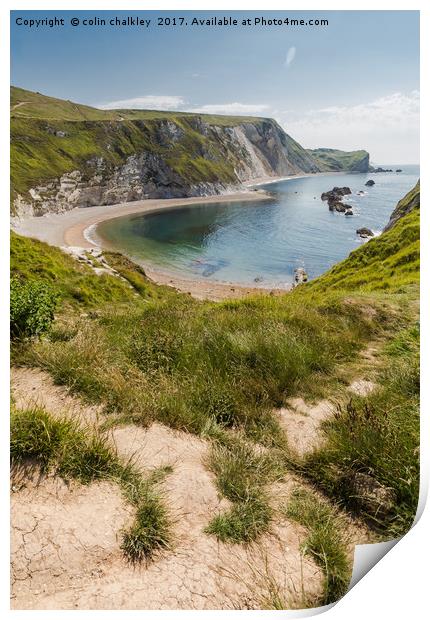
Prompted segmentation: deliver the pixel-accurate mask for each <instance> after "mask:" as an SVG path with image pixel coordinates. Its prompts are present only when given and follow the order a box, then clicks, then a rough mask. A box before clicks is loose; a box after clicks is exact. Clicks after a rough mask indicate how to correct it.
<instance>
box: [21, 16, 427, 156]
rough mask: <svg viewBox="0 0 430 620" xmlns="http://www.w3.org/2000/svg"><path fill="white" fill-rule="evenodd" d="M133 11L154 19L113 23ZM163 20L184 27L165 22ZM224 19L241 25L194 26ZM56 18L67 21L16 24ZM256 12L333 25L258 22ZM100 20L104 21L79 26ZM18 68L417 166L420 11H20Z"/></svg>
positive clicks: (36, 79)
mask: <svg viewBox="0 0 430 620" xmlns="http://www.w3.org/2000/svg"><path fill="white" fill-rule="evenodd" d="M127 16H130V17H133V18H136V17H139V18H140V19H150V20H151V23H150V25H149V27H146V26H133V25H130V26H110V25H109V20H110V19H112V18H115V17H118V18H119V19H126V18H127ZM166 16H169V17H176V19H177V20H178V18H180V17H183V18H184V19H185V21H186V23H187V24H188V25H187V26H185V25H182V26H180V25H177V26H172V25H170V26H158V25H157V20H158V18H159V17H166ZM223 16H227V17H231V18H235V19H238V20H239V25H238V26H192V25H191V21H192V19H193V18H194V17H195V18H198V19H203V18H205V19H207V18H210V17H218V18H220V17H223ZM54 17H57V18H59V19H61V18H62V19H64V21H65V25H64V26H58V27H49V26H43V25H42V26H39V27H35V26H33V27H31V28H30V27H28V26H25V25H18V24H17V23H16V20H17V18H22V19H23V20H24V19H27V20H28V19H33V20H36V19H42V18H48V19H52V18H54ZM255 17H263V18H265V19H273V18H277V19H280V18H285V17H288V18H290V19H304V20H305V21H308V20H309V19H314V20H316V19H327V20H328V22H329V24H328V26H291V25H290V26H286V25H285V24H284V25H282V26H278V25H273V26H270V25H267V26H259V25H257V26H254V25H253V20H254V18H255ZM71 18H77V19H79V21H80V23H79V25H78V26H76V27H73V26H72V25H71V24H70V19H71ZM94 18H99V19H105V20H106V22H107V25H106V26H100V25H99V26H91V25H83V23H82V20H84V19H87V20H88V19H94ZM242 19H251V23H252V25H251V26H242V25H240V24H241V20H242ZM11 75H12V78H11V82H12V84H13V85H15V86H20V87H22V88H26V89H29V90H34V91H38V92H41V93H43V94H46V95H50V96H54V97H59V98H64V99H70V100H72V101H76V102H79V103H85V104H88V105H93V106H96V107H103V108H110V107H122V108H126V107H129V108H145V109H164V110H182V111H199V112H209V113H217V114H218V113H220V114H223V113H225V114H244V115H255V116H265V117H273V118H275V119H276V120H277V121H278V122H279V123H280V125H281V126H282V127H283V128H284V129H285V131H287V133H289V134H290V135H291V136H292V137H293V138H295V139H296V140H297V141H298V142H300V144H302V145H303V146H304V147H306V148H317V147H329V148H339V149H344V150H354V149H361V148H363V149H366V150H368V151H369V152H370V156H371V161H373V162H374V163H380V164H390V163H393V164H394V163H397V164H401V163H403V164H407V163H418V161H419V88H420V86H419V12H418V11H323V12H322V11H301V12H300V11H285V12H279V11H266V12H264V11H248V12H246V11H232V12H218V13H217V12H215V11H202V12H195V11H177V12H172V11H164V12H163V11H133V10H130V11H123V12H121V11H87V12H82V11H76V12H74V11H58V12H56V11H13V12H12V15H11Z"/></svg>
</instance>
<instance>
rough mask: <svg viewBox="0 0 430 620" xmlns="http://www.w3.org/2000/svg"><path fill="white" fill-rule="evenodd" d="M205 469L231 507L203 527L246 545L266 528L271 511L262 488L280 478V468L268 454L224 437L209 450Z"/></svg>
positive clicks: (221, 537)
mask: <svg viewBox="0 0 430 620" xmlns="http://www.w3.org/2000/svg"><path fill="white" fill-rule="evenodd" d="M207 465H208V468H209V469H210V470H211V471H212V472H213V473H214V474H215V476H216V486H217V488H218V490H219V492H220V493H221V494H222V495H223V496H224V497H225V498H226V499H228V500H229V501H230V502H232V504H233V506H232V508H231V509H230V510H229V511H227V512H226V513H224V514H220V515H217V516H216V517H215V518H214V519H213V520H212V521H211V523H210V524H209V525H208V527H207V528H206V532H207V533H208V534H214V535H215V536H216V537H217V538H218V539H219V540H221V541H222V542H233V543H249V542H251V541H253V540H256V539H257V538H258V537H259V536H260V535H261V534H263V533H264V532H266V531H267V530H268V529H269V525H270V521H271V518H272V512H273V511H272V508H271V506H270V500H269V497H268V494H267V492H266V489H265V487H266V486H267V485H269V484H270V483H272V482H274V481H275V480H276V479H279V478H280V477H282V472H283V469H282V466H281V465H280V464H279V463H278V462H277V461H276V460H275V459H274V458H273V456H272V455H271V454H257V453H256V451H255V448H254V447H253V446H251V445H249V444H248V443H246V442H245V441H243V440H241V439H231V438H224V442H222V443H217V444H215V445H214V447H213V448H212V451H211V454H210V456H209V460H208V463H207Z"/></svg>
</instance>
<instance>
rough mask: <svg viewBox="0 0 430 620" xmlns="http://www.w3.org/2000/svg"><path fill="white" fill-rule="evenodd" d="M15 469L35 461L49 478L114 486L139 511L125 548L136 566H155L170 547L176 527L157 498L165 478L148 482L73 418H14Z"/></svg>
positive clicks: (24, 414)
mask: <svg viewBox="0 0 430 620" xmlns="http://www.w3.org/2000/svg"><path fill="white" fill-rule="evenodd" d="M11 459H12V465H16V464H19V463H23V462H25V461H28V460H33V461H35V462H37V463H39V465H40V466H41V467H42V470H43V471H45V472H48V471H54V472H55V474H57V475H59V476H61V477H62V478H64V479H66V480H68V479H73V480H77V481H79V482H80V483H82V484H89V483H91V482H94V481H97V480H112V481H114V482H116V483H117V484H118V485H119V486H120V488H121V489H122V491H123V493H124V495H125V497H126V498H127V500H128V501H130V502H131V503H132V504H133V505H134V506H135V508H136V515H135V520H134V523H133V524H132V526H131V527H130V529H129V530H126V531H124V532H122V543H121V548H122V550H123V552H124V554H125V556H126V557H127V558H128V559H129V560H130V561H131V562H132V563H139V562H142V561H143V560H149V559H151V558H152V556H153V554H154V553H155V552H157V551H160V550H162V549H165V548H167V547H168V546H169V541H170V521H169V517H168V513H167V510H166V508H165V506H164V503H163V501H162V499H161V496H160V494H159V492H157V489H156V484H157V483H158V482H160V480H161V479H162V477H163V475H164V474H165V473H168V472H161V474H162V475H161V476H158V477H157V476H156V475H155V473H157V472H155V473H154V472H153V474H152V476H150V477H148V478H147V479H144V478H143V477H142V475H141V474H140V472H138V471H137V470H136V469H135V468H134V466H133V464H132V463H131V462H129V463H127V464H125V465H124V464H123V463H122V462H121V461H120V460H119V459H118V457H117V455H116V453H115V452H114V451H113V449H112V447H111V446H110V445H109V443H108V441H107V439H106V437H105V436H104V435H102V434H94V433H93V432H92V431H91V430H90V429H88V428H85V427H80V426H78V424H77V423H76V422H74V421H72V420H70V419H67V418H54V417H53V416H52V415H51V414H49V413H48V412H47V411H45V410H44V409H41V408H33V409H24V410H21V409H17V408H16V407H14V406H13V407H12V413H11Z"/></svg>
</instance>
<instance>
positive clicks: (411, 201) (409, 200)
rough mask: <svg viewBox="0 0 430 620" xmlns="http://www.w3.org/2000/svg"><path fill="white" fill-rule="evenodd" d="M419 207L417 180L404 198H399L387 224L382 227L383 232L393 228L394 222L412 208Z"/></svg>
mask: <svg viewBox="0 0 430 620" xmlns="http://www.w3.org/2000/svg"><path fill="white" fill-rule="evenodd" d="M419 208H420V182H419V181H418V183H417V184H416V185H415V187H414V188H413V189H411V191H410V192H408V193H407V194H406V196H405V197H404V198H402V199H401V200H399V202H398V203H397V206H396V208H395V209H394V211H393V213H392V214H391V217H390V220H389V222H388V224H387V225H386V227H385V228H384V232H385V231H386V230H390V229H391V228H393V226H394V224H396V222H398V220H399V219H400V218H402V217H404V216H405V215H407V214H408V213H410V212H411V211H412V210H413V209H419Z"/></svg>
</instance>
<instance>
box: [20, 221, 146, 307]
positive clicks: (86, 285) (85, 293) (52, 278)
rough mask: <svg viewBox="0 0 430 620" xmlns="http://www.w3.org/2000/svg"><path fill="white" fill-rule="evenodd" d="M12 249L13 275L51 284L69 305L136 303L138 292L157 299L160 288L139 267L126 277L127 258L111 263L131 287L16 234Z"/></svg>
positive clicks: (59, 251)
mask: <svg viewBox="0 0 430 620" xmlns="http://www.w3.org/2000/svg"><path fill="white" fill-rule="evenodd" d="M10 246H11V247H10V262H11V275H12V276H15V277H16V278H18V279H20V280H22V281H25V282H37V283H40V282H43V283H45V284H48V285H49V286H50V287H51V288H53V289H54V290H55V291H56V293H57V294H58V295H59V297H60V299H61V300H62V301H63V304H65V305H67V306H71V307H73V308H77V307H78V306H80V307H82V306H85V307H88V308H93V307H102V306H103V305H106V304H109V303H113V302H115V303H127V302H128V303H129V302H133V301H135V300H136V293H138V294H139V295H140V296H141V297H142V298H145V299H146V298H150V297H152V296H155V297H157V294H158V289H157V288H156V287H155V286H154V285H152V284H151V283H150V282H149V280H148V279H147V278H146V277H145V275H144V272H143V271H142V270H140V269H139V268H138V267H136V266H133V275H132V277H128V278H127V265H128V262H129V261H127V259H126V258H123V259H121V261H119V260H118V261H116V262H115V261H114V260H112V264H114V263H115V265H116V264H117V265H118V266H119V267H120V269H121V270H122V273H121V275H123V276H124V277H125V278H126V279H127V280H128V281H129V285H127V283H126V282H124V281H122V280H121V279H119V278H117V277H114V276H111V275H108V274H102V275H100V276H98V275H96V274H95V273H94V271H93V270H92V269H91V267H90V266H89V265H86V264H85V263H79V262H78V261H76V260H75V259H74V258H72V257H71V256H68V255H67V254H65V253H64V252H62V251H61V250H60V249H58V248H55V247H53V246H50V245H48V244H46V243H43V242H41V241H37V240H36V239H29V238H27V237H22V236H20V235H17V234H16V233H14V232H13V231H12V232H11V239H10ZM114 256H116V255H112V257H114ZM120 265H121V266H120Z"/></svg>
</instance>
